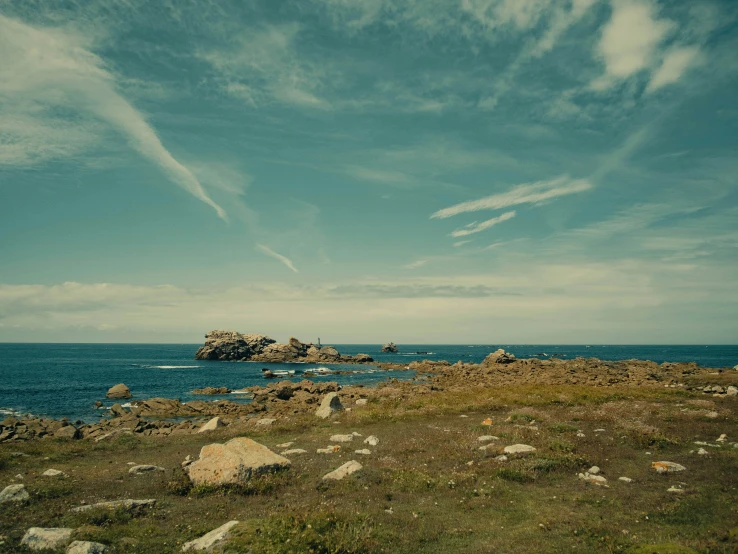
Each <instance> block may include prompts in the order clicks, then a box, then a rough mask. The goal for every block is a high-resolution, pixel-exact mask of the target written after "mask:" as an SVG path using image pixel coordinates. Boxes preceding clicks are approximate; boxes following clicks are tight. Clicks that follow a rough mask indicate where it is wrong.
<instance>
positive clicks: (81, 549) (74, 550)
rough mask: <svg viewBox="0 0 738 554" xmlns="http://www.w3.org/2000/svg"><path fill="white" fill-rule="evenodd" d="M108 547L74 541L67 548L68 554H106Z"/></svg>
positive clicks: (97, 543) (96, 543) (95, 543)
mask: <svg viewBox="0 0 738 554" xmlns="http://www.w3.org/2000/svg"><path fill="white" fill-rule="evenodd" d="M107 552H108V547H107V546H105V545H104V544H101V543H99V542H90V541H74V542H73V543H72V544H70V545H69V546H68V547H67V552H66V554H106V553H107Z"/></svg>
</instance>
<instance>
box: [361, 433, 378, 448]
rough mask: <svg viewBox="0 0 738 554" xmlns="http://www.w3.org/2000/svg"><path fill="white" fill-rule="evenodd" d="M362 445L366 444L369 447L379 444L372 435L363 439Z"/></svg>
mask: <svg viewBox="0 0 738 554" xmlns="http://www.w3.org/2000/svg"><path fill="white" fill-rule="evenodd" d="M364 444H368V445H369V446H377V445H378V444H379V439H378V438H377V437H375V436H374V435H369V436H368V437H367V438H365V439H364Z"/></svg>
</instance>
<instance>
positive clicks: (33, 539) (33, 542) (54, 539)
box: [21, 527, 74, 550]
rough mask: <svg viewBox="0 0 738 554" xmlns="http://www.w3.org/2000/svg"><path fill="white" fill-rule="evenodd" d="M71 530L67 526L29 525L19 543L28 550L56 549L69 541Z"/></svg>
mask: <svg viewBox="0 0 738 554" xmlns="http://www.w3.org/2000/svg"><path fill="white" fill-rule="evenodd" d="M72 531H74V529H70V528H68V527H52V528H48V529H44V528H43V527H31V528H30V529H29V530H28V531H26V534H25V535H23V538H22V539H21V544H22V545H24V546H26V547H28V548H29V549H30V550H56V549H57V548H61V547H62V546H64V545H65V544H67V543H68V542H69V540H70V539H71V538H72Z"/></svg>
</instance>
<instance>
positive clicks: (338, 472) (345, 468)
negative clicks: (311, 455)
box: [323, 460, 362, 481]
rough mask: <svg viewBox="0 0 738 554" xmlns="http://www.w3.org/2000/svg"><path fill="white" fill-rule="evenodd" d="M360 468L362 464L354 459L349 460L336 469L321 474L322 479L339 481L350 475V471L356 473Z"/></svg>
mask: <svg viewBox="0 0 738 554" xmlns="http://www.w3.org/2000/svg"><path fill="white" fill-rule="evenodd" d="M361 468H362V465H361V464H360V463H359V462H357V461H355V460H351V461H350V462H346V463H345V464H343V465H342V466H341V467H339V468H338V469H335V470H333V471H331V472H330V473H328V474H326V475H324V476H323V479H324V480H325V479H328V480H333V481H340V480H341V479H343V478H344V477H347V476H348V475H351V474H352V473H356V472H357V471H359V470H360V469H361Z"/></svg>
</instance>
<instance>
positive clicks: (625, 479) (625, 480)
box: [618, 477, 633, 483]
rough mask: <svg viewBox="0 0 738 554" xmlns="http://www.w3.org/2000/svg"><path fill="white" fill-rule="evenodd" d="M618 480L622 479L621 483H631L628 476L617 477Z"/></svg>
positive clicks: (631, 480)
mask: <svg viewBox="0 0 738 554" xmlns="http://www.w3.org/2000/svg"><path fill="white" fill-rule="evenodd" d="M618 481H622V482H623V483H632V482H633V479H631V478H630V477H618Z"/></svg>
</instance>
